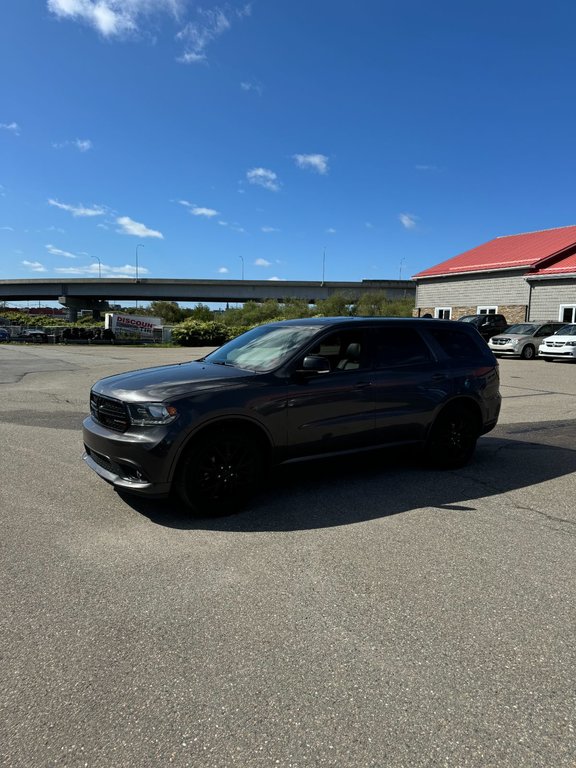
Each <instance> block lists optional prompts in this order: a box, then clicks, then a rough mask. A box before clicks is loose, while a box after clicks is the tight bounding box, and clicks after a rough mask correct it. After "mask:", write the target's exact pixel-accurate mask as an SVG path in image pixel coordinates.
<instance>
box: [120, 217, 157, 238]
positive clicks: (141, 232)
mask: <svg viewBox="0 0 576 768" xmlns="http://www.w3.org/2000/svg"><path fill="white" fill-rule="evenodd" d="M116 223H117V224H119V225H120V229H118V230H116V231H117V232H120V234H122V235H134V236H135V237H157V238H159V239H160V240H164V235H163V234H162V232H158V231H157V230H155V229H148V227H147V226H146V225H144V224H140V223H139V222H138V221H134V220H133V219H131V218H130V217H129V216H120V217H119V218H117V219H116Z"/></svg>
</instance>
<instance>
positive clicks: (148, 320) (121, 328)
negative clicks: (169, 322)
mask: <svg viewBox="0 0 576 768" xmlns="http://www.w3.org/2000/svg"><path fill="white" fill-rule="evenodd" d="M104 325H105V327H106V328H108V329H109V330H111V331H112V332H113V333H114V334H115V335H116V336H128V335H129V336H134V335H135V334H137V335H138V336H140V337H146V338H152V336H153V335H154V329H155V328H160V327H161V325H162V320H161V319H160V318H159V317H150V316H149V315H120V314H117V313H116V312H108V313H106V318H105V324H104Z"/></svg>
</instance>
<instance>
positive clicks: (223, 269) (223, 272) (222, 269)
mask: <svg viewBox="0 0 576 768" xmlns="http://www.w3.org/2000/svg"><path fill="white" fill-rule="evenodd" d="M228 272H230V270H229V269H228V267H220V268H219V269H218V274H220V275H227V274H228Z"/></svg>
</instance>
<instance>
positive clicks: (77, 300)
mask: <svg viewBox="0 0 576 768" xmlns="http://www.w3.org/2000/svg"><path fill="white" fill-rule="evenodd" d="M58 301H59V302H60V304H62V305H63V306H64V307H66V315H67V317H68V320H69V321H70V322H71V323H75V322H76V320H78V312H79V311H80V310H81V309H90V310H92V317H93V318H94V320H100V319H101V317H102V315H101V312H102V310H106V309H109V306H108V302H107V301H104V300H103V299H92V298H84V297H82V296H58Z"/></svg>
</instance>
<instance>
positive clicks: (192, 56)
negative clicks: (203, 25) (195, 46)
mask: <svg viewBox="0 0 576 768" xmlns="http://www.w3.org/2000/svg"><path fill="white" fill-rule="evenodd" d="M177 61H179V62H180V63H181V64H202V62H204V61H207V56H206V54H205V53H193V52H191V51H188V52H187V53H183V54H182V56H179V57H178V59H177Z"/></svg>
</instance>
